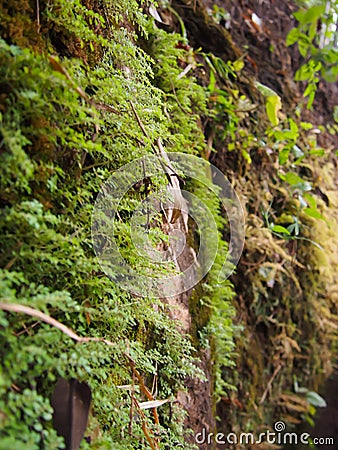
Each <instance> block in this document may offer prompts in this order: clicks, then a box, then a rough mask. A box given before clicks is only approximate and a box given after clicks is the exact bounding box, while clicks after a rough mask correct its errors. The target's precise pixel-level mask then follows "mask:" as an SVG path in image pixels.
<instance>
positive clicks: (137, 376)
mask: <svg viewBox="0 0 338 450" xmlns="http://www.w3.org/2000/svg"><path fill="white" fill-rule="evenodd" d="M125 356H126V357H127V358H128V361H129V364H130V367H131V369H132V371H133V374H134V375H135V376H136V378H137V380H138V382H139V386H140V389H141V391H142V392H143V393H144V395H145V396H146V397H147V399H148V400H155V398H154V396H153V395H152V393H151V392H150V391H149V389H148V388H147V386H146V385H145V384H144V381H143V378H142V377H141V375H140V373H139V371H138V370H137V369H136V367H135V362H134V360H133V359H132V358H131V357H130V356H129V355H127V354H126V353H125ZM153 415H154V421H155V423H156V425H158V424H159V423H160V421H159V418H158V414H157V409H156V408H153Z"/></svg>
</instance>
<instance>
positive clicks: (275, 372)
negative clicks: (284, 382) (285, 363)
mask: <svg viewBox="0 0 338 450" xmlns="http://www.w3.org/2000/svg"><path fill="white" fill-rule="evenodd" d="M281 368H282V364H279V366H278V367H276V369H275V371H274V373H273V374H272V377H271V378H270V380H269V381H268V384H267V386H266V389H265V391H264V393H263V395H262V398H261V399H260V401H259V404H260V405H261V404H262V403H264V400H265V398H266V396H267V395H268V392H269V390H270V389H271V386H272V383H273V380H274V379H275V378H276V376H277V375H278V372H279V371H280V370H281Z"/></svg>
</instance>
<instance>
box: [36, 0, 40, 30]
mask: <svg viewBox="0 0 338 450" xmlns="http://www.w3.org/2000/svg"><path fill="white" fill-rule="evenodd" d="M36 23H37V26H38V33H40V3H39V0H36Z"/></svg>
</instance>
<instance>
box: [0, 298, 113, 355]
mask: <svg viewBox="0 0 338 450" xmlns="http://www.w3.org/2000/svg"><path fill="white" fill-rule="evenodd" d="M0 309H2V310H4V311H10V312H15V313H19V314H27V315H28V316H31V317H36V318H37V319H40V320H41V321H42V322H45V323H47V324H48V325H51V326H52V327H54V328H57V329H58V330H60V331H62V333H64V334H65V335H67V336H68V337H70V338H71V339H74V341H77V342H81V343H84V342H103V343H104V344H106V345H109V346H110V347H115V346H116V343H114V342H111V341H108V340H107V339H104V338H96V337H82V336H79V335H78V334H76V333H75V332H74V331H73V330H72V329H71V328H68V327H66V325H63V323H61V322H59V321H58V320H56V319H53V317H50V316H48V315H47V314H45V313H43V312H41V311H39V310H37V309H34V308H30V307H29V306H24V305H19V304H18V303H5V302H0Z"/></svg>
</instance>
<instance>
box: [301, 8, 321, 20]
mask: <svg viewBox="0 0 338 450" xmlns="http://www.w3.org/2000/svg"><path fill="white" fill-rule="evenodd" d="M324 13H325V5H317V6H312V8H309V9H308V10H307V11H306V13H305V14H304V16H303V19H302V22H303V23H311V22H315V21H317V20H318V19H319V18H320V16H322V15H323V14H324Z"/></svg>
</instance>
